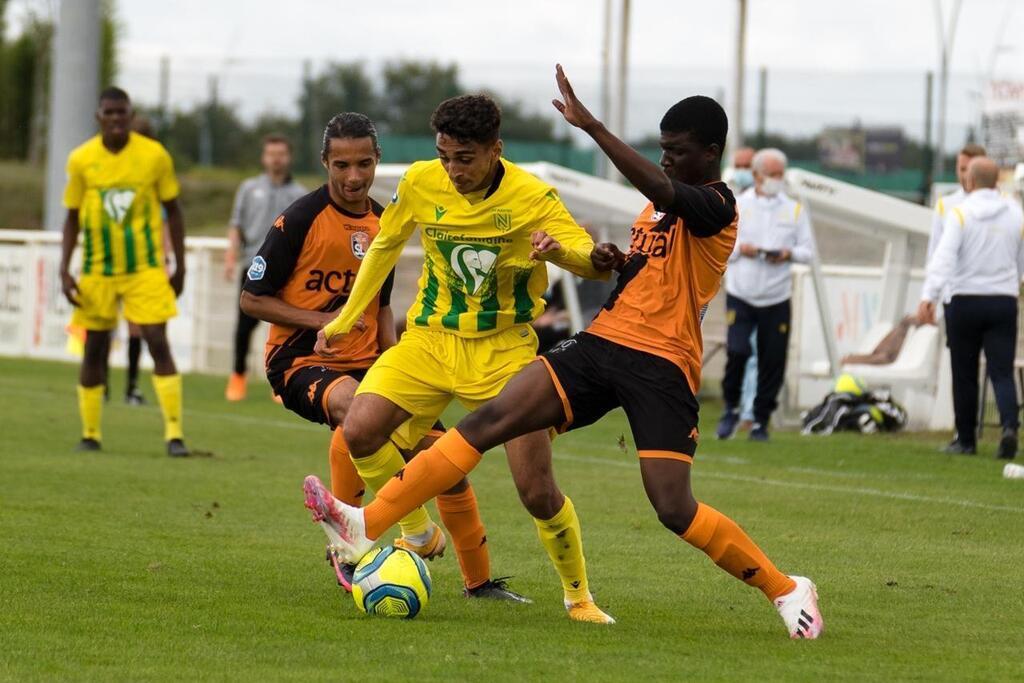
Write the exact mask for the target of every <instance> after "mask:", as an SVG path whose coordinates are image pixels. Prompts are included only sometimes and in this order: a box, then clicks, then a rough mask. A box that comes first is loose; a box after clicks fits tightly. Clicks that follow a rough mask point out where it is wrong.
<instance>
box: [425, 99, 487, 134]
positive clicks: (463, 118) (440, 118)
mask: <svg viewBox="0 0 1024 683" xmlns="http://www.w3.org/2000/svg"><path fill="white" fill-rule="evenodd" d="M430 127H431V128H433V129H434V132H435V133H440V134H441V135H447V136H448V137H452V138H455V139H456V140H458V141H459V142H479V143H483V144H487V143H490V142H494V141H495V140H497V139H498V136H499V134H500V132H501V108H500V107H499V106H498V103H497V102H495V101H494V100H493V99H491V98H490V97H488V96H487V95H459V96H458V97H452V98H450V99H447V100H445V101H444V102H442V103H441V104H439V105H437V109H435V110H434V113H433V114H432V115H431V117H430Z"/></svg>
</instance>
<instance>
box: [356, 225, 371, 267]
mask: <svg viewBox="0 0 1024 683" xmlns="http://www.w3.org/2000/svg"><path fill="white" fill-rule="evenodd" d="M369 248H370V236H369V235H367V234H366V233H365V232H362V231H360V232H354V233H352V255H353V256H355V257H356V258H357V259H359V260H360V261H362V260H363V257H364V256H366V250H367V249H369Z"/></svg>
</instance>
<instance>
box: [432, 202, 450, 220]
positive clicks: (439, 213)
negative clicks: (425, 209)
mask: <svg viewBox="0 0 1024 683" xmlns="http://www.w3.org/2000/svg"><path fill="white" fill-rule="evenodd" d="M446 213H448V209H446V208H444V207H443V206H440V205H437V204H435V205H434V220H435V221H439V220H441V219H442V218H444V215H445V214H446Z"/></svg>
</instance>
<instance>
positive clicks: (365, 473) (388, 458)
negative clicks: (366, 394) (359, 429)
mask: <svg viewBox="0 0 1024 683" xmlns="http://www.w3.org/2000/svg"><path fill="white" fill-rule="evenodd" d="M352 462H354V463H355V465H356V469H357V470H359V476H360V477H362V478H363V481H365V482H366V485H367V486H369V487H370V488H372V489H373V490H374V491H380V489H381V487H383V486H384V484H386V483H388V482H389V481H390V480H391V478H392V477H394V476H395V473H396V472H398V470H400V469H402V468H403V467H405V460H404V459H403V458H402V454H401V453H399V452H398V448H397V447H396V446H395V444H393V443H391V442H390V441H387V442H385V444H384V445H383V446H381V447H380V448H379V449H378V450H377V452H376V453H374V454H373V455H370V456H367V457H365V458H352ZM432 522H433V520H431V519H430V514H429V513H428V512H427V509H426V508H425V507H423V506H422V505H421V506H419V507H418V508H416V509H415V510H413V511H412V512H410V513H409V514H407V515H406V516H405V517H403V518H402V519H400V520H399V521H398V526H400V527H401V528H402V535H403V536H417V535H419V534H422V533H424V532H426V530H427V529H429V528H430V525H431V524H432Z"/></svg>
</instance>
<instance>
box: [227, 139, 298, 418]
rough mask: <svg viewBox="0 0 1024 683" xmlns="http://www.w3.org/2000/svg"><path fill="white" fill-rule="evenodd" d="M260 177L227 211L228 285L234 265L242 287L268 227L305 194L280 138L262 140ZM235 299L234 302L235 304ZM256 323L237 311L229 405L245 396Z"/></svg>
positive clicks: (243, 189) (289, 149) (238, 194)
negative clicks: (251, 344) (229, 218)
mask: <svg viewBox="0 0 1024 683" xmlns="http://www.w3.org/2000/svg"><path fill="white" fill-rule="evenodd" d="M260 164H261V165H262V166H263V173H262V174H260V175H258V176H256V177H254V178H247V179H246V180H244V181H243V182H242V184H241V185H240V186H239V187H238V192H236V193H235V204H234V207H233V208H232V209H231V222H230V225H229V226H228V250H227V252H226V253H225V255H224V277H225V278H226V279H227V280H228V281H233V280H237V279H238V277H239V276H238V265H239V263H241V264H242V265H243V266H244V267H243V268H242V275H241V282H242V284H244V283H245V271H246V269H247V268H248V267H249V262H250V261H252V259H253V257H254V256H255V255H256V252H257V251H258V250H259V248H260V245H261V244H263V239H264V238H265V237H266V235H267V231H268V230H269V229H270V226H271V225H273V224H274V221H275V220H276V219H277V217H278V216H279V215H281V213H282V212H283V211H284V210H285V209H287V208H288V207H289V206H290V205H291V204H292V202H294V201H295V200H296V199H298V198H299V197H302V196H303V195H305V194H306V188H304V187H303V186H302V185H300V184H299V183H297V182H295V181H294V180H293V179H292V174H291V167H292V147H291V143H290V142H289V141H288V138H286V137H284V136H283V135H268V136H266V137H265V138H263V153H262V154H261V156H260ZM237 299H238V298H237V297H236V301H237ZM258 324H259V321H258V320H256V318H253V317H250V316H248V315H246V314H245V313H244V312H243V311H242V310H241V309H238V322H237V324H236V325H235V361H234V368H233V372H232V373H231V376H230V377H229V378H228V386H227V389H226V390H225V392H224V397H225V398H227V400H229V401H241V400H242V399H244V398H245V394H246V376H245V375H246V371H247V367H246V357H247V356H248V355H249V342H250V339H251V338H252V331H253V330H254V329H256V325H258Z"/></svg>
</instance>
